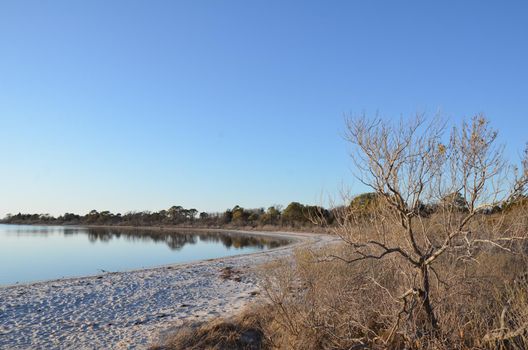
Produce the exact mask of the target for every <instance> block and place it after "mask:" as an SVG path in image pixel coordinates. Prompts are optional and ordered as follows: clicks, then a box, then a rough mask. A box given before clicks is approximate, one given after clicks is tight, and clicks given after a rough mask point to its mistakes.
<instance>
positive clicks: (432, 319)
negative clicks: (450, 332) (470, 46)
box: [420, 265, 438, 335]
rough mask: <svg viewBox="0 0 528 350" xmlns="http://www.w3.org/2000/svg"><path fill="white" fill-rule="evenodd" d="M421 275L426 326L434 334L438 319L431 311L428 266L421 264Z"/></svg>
mask: <svg viewBox="0 0 528 350" xmlns="http://www.w3.org/2000/svg"><path fill="white" fill-rule="evenodd" d="M420 272H421V275H422V288H423V289H422V293H421V295H420V296H421V298H422V303H423V306H424V309H425V313H426V315H427V321H428V326H430V329H431V331H432V333H433V335H436V334H437V333H438V321H437V319H436V316H435V313H434V311H433V307H432V305H431V299H430V290H431V286H430V281H429V266H428V265H423V266H422V267H421V269H420Z"/></svg>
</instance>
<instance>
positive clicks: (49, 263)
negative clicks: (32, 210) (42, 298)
mask: <svg viewBox="0 0 528 350" xmlns="http://www.w3.org/2000/svg"><path fill="white" fill-rule="evenodd" d="M287 243H288V242H287V241H285V240H271V239H268V238H262V237H256V236H243V235H239V234H226V233H219V232H192V231H188V232H165V231H164V232H156V231H148V230H141V229H134V230H130V229H128V230H127V229H120V228H115V229H114V228H112V229H99V228H98V229H92V228H90V229H88V228H79V227H75V228H74V227H62V226H26V225H2V224H0V285H9V284H15V283H17V282H18V283H23V282H32V281H41V280H48V279H56V278H62V277H74V276H85V275H94V274H98V273H101V272H103V271H126V270H131V269H138V268H144V267H153V266H158V265H164V264H172V263H181V262H189V261H194V260H200V259H211V258H218V257H223V256H229V255H236V254H245V253H252V252H258V251H262V250H266V249H269V248H273V247H277V246H279V245H283V244H287Z"/></svg>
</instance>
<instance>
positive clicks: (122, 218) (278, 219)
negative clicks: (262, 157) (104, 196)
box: [1, 202, 333, 228]
mask: <svg viewBox="0 0 528 350" xmlns="http://www.w3.org/2000/svg"><path fill="white" fill-rule="evenodd" d="M319 213H324V216H325V218H326V221H327V223H331V222H332V221H333V214H332V212H330V211H328V210H326V209H323V208H321V207H317V206H305V205H303V204H300V203H297V202H293V203H291V204H289V205H288V206H287V207H286V209H284V210H281V206H272V207H269V208H268V209H267V210H264V208H258V209H245V208H242V207H240V206H238V205H237V206H235V207H234V208H233V209H228V210H226V211H225V212H223V213H206V212H201V213H199V214H198V210H196V209H194V208H193V209H186V208H183V207H181V206H172V207H170V208H169V209H167V210H161V211H158V212H150V211H141V212H128V213H126V214H123V215H122V214H120V213H118V214H114V213H111V212H109V211H101V212H98V211H97V210H92V211H90V212H89V213H88V214H86V215H77V214H72V213H65V214H64V215H61V216H59V217H53V216H51V215H49V214H22V213H18V214H16V215H12V214H8V215H7V216H6V217H5V218H4V219H3V220H1V222H2V223H6V224H46V225H51V224H53V225H80V224H82V225H121V226H161V225H167V226H173V225H175V226H195V227H247V226H250V227H262V226H280V227H284V226H287V227H298V228H299V227H310V226H315V225H318V224H317V223H314V222H313V220H311V219H312V218H313V217H314V216H315V215H316V214H319Z"/></svg>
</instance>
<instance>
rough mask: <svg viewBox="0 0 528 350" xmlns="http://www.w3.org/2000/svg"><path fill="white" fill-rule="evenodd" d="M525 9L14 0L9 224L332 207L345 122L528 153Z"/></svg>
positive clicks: (5, 159)
mask: <svg viewBox="0 0 528 350" xmlns="http://www.w3.org/2000/svg"><path fill="white" fill-rule="evenodd" d="M527 16H528V5H527V4H526V2H523V1H517V2H516V1H501V2H499V1H436V2H433V1H398V2H396V1H383V2H382V1H212V0H210V1H201V0H192V1H129V0H127V1H118V0H113V1H24V0H22V1H21V0H17V1H2V2H0V150H1V156H2V163H1V164H2V168H1V172H0V216H3V215H5V214H6V213H9V212H10V213H16V212H19V211H21V212H42V213H51V214H60V213H63V212H65V211H70V212H72V211H73V212H79V213H85V212H87V211H89V210H91V209H97V210H111V211H114V212H126V211H129V210H159V209H162V208H167V207H169V206H171V205H182V206H184V207H195V208H197V209H199V210H205V211H221V210H225V209H226V208H229V207H233V206H234V205H235V204H240V205H241V206H244V207H261V206H264V207H267V206H269V205H272V204H276V203H278V204H287V203H289V202H291V201H300V202H304V203H319V202H320V201H321V196H322V195H323V196H326V195H327V194H330V195H332V194H335V193H336V192H337V190H338V189H339V188H340V187H341V184H343V183H344V184H346V185H347V186H350V187H351V189H352V190H353V191H357V192H360V191H362V190H363V189H362V188H361V186H359V185H358V184H356V183H355V182H354V181H353V180H352V177H351V174H350V171H351V162H350V160H349V158H348V155H347V152H348V146H347V144H346V143H345V142H344V140H343V138H342V134H343V129H344V123H343V116H344V115H346V114H353V115H356V114H361V113H363V112H365V113H367V114H375V113H376V112H379V113H380V115H383V116H387V117H395V118H398V117H400V116H409V115H411V114H414V113H415V112H425V113H428V114H430V115H432V114H434V113H436V112H441V114H442V115H443V116H445V117H447V118H450V119H451V120H452V121H454V122H456V121H459V120H461V119H462V118H468V117H470V116H471V115H473V114H475V113H479V112H483V113H485V114H486V115H487V116H488V118H489V119H490V120H491V121H492V124H493V126H495V127H496V128H498V129H499V130H500V139H501V142H504V143H506V144H507V151H508V155H509V156H510V157H512V158H515V157H516V156H517V153H518V152H520V151H521V150H522V148H523V145H524V142H525V141H527V140H528V137H527V136H528V135H527V132H526V131H527V129H528V63H527V62H528V41H527V35H528V21H526V18H527Z"/></svg>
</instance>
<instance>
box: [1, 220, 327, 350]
mask: <svg viewBox="0 0 528 350" xmlns="http://www.w3.org/2000/svg"><path fill="white" fill-rule="evenodd" d="M83 227H86V226H83ZM97 227H101V226H97ZM110 227H111V228H112V227H114V228H115V226H110ZM119 228H122V227H121V226H119ZM132 228H134V229H145V227H132ZM156 229H159V228H157V227H154V228H151V230H156ZM170 230H172V231H174V229H173V228H171V229H170ZM170 230H169V229H163V231H170ZM181 230H189V228H181ZM193 230H195V229H194V228H193ZM202 230H204V231H217V232H219V231H222V232H224V231H225V232H230V233H238V234H250V235H262V236H270V237H275V238H286V239H289V240H292V243H290V244H288V245H285V246H281V247H277V248H273V249H270V250H267V251H264V252H257V253H248V254H241V255H233V256H229V257H223V258H214V259H209V260H198V261H193V262H187V263H179V264H167V265H163V266H156V267H151V268H146V269H137V270H130V271H123V272H109V273H105V274H100V275H91V276H84V277H73V278H65V279H56V280H48V281H40V282H32V283H28V284H17V285H11V286H4V287H0V348H2V347H4V346H5V347H9V348H12V349H25V348H28V347H38V348H57V347H61V348H70V347H76V348H81V349H84V348H112V349H132V348H134V349H142V348H145V347H146V346H147V345H151V344H152V343H153V342H155V341H157V340H159V336H160V334H162V333H164V332H166V331H167V329H170V328H171V327H176V326H178V325H180V324H181V323H183V322H184V321H188V320H205V319H207V318H210V317H216V316H228V315H230V314H232V313H234V312H237V311H238V310H240V309H242V308H243V307H245V306H246V305H247V304H248V303H249V302H251V300H254V299H255V298H257V296H258V294H259V292H260V290H259V289H260V288H259V280H258V276H257V273H256V269H257V268H258V267H259V266H261V265H262V264H265V263H267V262H269V261H271V260H273V259H276V258H281V257H287V256H290V255H291V253H292V252H293V250H295V249H297V248H300V247H308V246H310V247H314V248H316V247H319V246H323V245H326V244H328V243H330V242H333V241H337V239H336V237H333V236H329V235H326V234H315V233H300V232H298V233H291V232H262V231H260V232H258V231H240V230H237V231H235V230H222V229H202ZM225 269H230V270H233V271H235V272H236V273H237V277H238V278H236V279H231V278H225V277H222V272H223V271H224V270H225Z"/></svg>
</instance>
